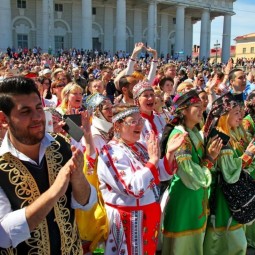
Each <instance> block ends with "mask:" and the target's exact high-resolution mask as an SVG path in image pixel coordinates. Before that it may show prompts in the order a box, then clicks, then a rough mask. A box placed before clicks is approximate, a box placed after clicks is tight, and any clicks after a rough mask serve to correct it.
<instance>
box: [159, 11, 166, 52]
mask: <svg viewBox="0 0 255 255" xmlns="http://www.w3.org/2000/svg"><path fill="white" fill-rule="evenodd" d="M160 26H161V28H160V52H158V55H159V56H160V54H161V53H163V54H164V56H165V57H166V55H167V53H168V52H169V50H168V16H167V14H166V13H162V14H161V20H160Z"/></svg>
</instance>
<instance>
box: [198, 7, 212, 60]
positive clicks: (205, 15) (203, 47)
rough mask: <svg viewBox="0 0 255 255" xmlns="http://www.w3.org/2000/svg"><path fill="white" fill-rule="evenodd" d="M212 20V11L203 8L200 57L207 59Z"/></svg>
mask: <svg viewBox="0 0 255 255" xmlns="http://www.w3.org/2000/svg"><path fill="white" fill-rule="evenodd" d="M209 21H210V13H209V10H208V9H203V12H202V17H201V31H200V52H199V59H200V60H202V59H204V58H205V59H207V58H208V52H207V40H208V24H209Z"/></svg>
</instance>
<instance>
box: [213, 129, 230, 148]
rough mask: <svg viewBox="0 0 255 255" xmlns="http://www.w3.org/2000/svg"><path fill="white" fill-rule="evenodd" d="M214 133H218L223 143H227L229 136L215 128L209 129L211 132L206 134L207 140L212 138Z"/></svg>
mask: <svg viewBox="0 0 255 255" xmlns="http://www.w3.org/2000/svg"><path fill="white" fill-rule="evenodd" d="M216 135H218V137H220V138H221V140H222V143H223V145H227V144H228V142H229V139H230V137H229V136H228V135H226V134H224V133H223V132H220V131H218V130H217V129H216V128H213V129H212V130H211V132H210V134H209V136H208V140H209V138H212V137H214V136H216Z"/></svg>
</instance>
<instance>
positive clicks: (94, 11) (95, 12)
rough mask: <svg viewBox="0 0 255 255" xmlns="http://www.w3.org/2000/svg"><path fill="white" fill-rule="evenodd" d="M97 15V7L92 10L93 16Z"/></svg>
mask: <svg viewBox="0 0 255 255" xmlns="http://www.w3.org/2000/svg"><path fill="white" fill-rule="evenodd" d="M96 14H97V9H96V8H95V7H93V8H92V15H96Z"/></svg>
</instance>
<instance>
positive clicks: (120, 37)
mask: <svg viewBox="0 0 255 255" xmlns="http://www.w3.org/2000/svg"><path fill="white" fill-rule="evenodd" d="M126 12H127V11H126V0H117V10H116V50H117V51H118V50H124V51H126V22H127V21H126V15H127V14H126Z"/></svg>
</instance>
